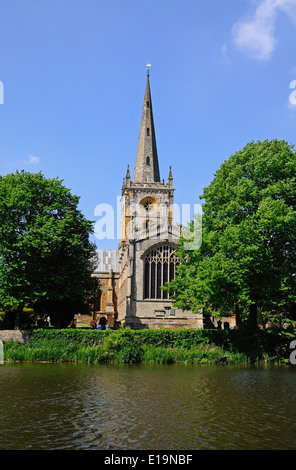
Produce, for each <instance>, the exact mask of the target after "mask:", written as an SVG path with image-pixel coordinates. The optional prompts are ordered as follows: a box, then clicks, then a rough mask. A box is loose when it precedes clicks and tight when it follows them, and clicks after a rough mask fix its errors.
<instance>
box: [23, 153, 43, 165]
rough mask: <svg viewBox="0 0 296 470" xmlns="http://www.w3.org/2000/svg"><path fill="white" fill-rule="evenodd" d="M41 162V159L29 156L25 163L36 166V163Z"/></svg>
mask: <svg viewBox="0 0 296 470" xmlns="http://www.w3.org/2000/svg"><path fill="white" fill-rule="evenodd" d="M39 162H40V158H39V157H36V156H34V155H28V158H27V160H26V162H25V163H27V164H28V165H35V164H36V163H39Z"/></svg>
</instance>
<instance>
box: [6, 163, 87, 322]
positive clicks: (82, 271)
mask: <svg viewBox="0 0 296 470" xmlns="http://www.w3.org/2000/svg"><path fill="white" fill-rule="evenodd" d="M78 203H79V197H77V196H75V195H72V194H71V192H70V190H69V189H67V188H66V187H65V186H64V185H63V184H62V180H59V179H58V178H53V179H46V178H45V177H44V176H43V175H42V173H37V174H32V173H29V172H24V171H22V172H16V173H15V174H8V175H6V176H1V177H0V279H1V281H0V305H1V306H2V308H6V309H9V308H10V309H11V308H17V309H20V311H21V310H22V308H23V307H25V306H27V307H33V308H35V309H38V308H39V309H40V311H42V312H43V313H44V312H47V313H48V308H50V309H51V311H52V313H53V314H54V311H55V310H58V306H59V307H61V306H63V305H64V306H66V305H70V304H71V305H72V315H73V313H75V312H74V311H73V310H75V308H77V306H78V305H80V306H81V304H83V303H85V298H86V294H87V293H89V292H90V291H91V290H92V289H93V287H94V286H93V280H92V278H91V273H92V271H93V268H94V264H93V263H94V262H95V247H94V246H93V244H92V243H90V241H89V235H90V234H91V233H92V231H93V228H92V223H91V222H90V221H88V220H86V219H85V218H84V216H83V215H82V213H81V211H79V210H78ZM49 306H50V307H49ZM60 310H61V308H60ZM68 314H69V313H68ZM60 315H63V313H62V312H61V311H60Z"/></svg>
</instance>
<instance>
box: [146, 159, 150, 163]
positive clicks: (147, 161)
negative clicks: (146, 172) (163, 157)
mask: <svg viewBox="0 0 296 470" xmlns="http://www.w3.org/2000/svg"><path fill="white" fill-rule="evenodd" d="M146 165H150V157H146Z"/></svg>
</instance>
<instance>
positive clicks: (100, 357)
mask: <svg viewBox="0 0 296 470" xmlns="http://www.w3.org/2000/svg"><path fill="white" fill-rule="evenodd" d="M292 339H295V337H294V334H293V333H288V332H283V331H278V332H274V331H272V332H271V331H256V332H249V331H244V330H228V331H226V330H188V329H184V330H138V331H134V330H130V329H129V328H122V329H120V330H108V331H99V330H92V329H70V330H69V329H67V330H54V329H43V330H42V329H40V330H32V332H31V333H30V342H29V343H28V344H23V343H20V342H17V341H8V342H5V343H4V360H5V361H29V362H34V361H38V362H40V361H47V362H86V363H108V362H115V363H150V364H151V363H155V364H156V363H158V364H173V363H183V364H250V363H257V364H261V363H270V364H271V363H272V364H286V363H288V362H289V354H290V350H289V344H290V342H291V340H292Z"/></svg>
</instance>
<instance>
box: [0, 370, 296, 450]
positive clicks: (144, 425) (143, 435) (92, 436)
mask: <svg viewBox="0 0 296 470" xmlns="http://www.w3.org/2000/svg"><path fill="white" fill-rule="evenodd" d="M295 386H296V370H295V368H293V367H267V368H264V367H236V366H233V367H232V366H225V367H224V366H181V365H170V366H159V365H157V366H153V365H151V366H150V365H137V366H134V365H133V366H122V365H118V366H116V365H114V366H113V365H112V366H110V365H86V364H4V365H1V367H0V406H1V410H2V412H1V424H0V449H114V450H115V449H116V450H120V449H124V450H126V449H135V450H137V449H147V450H149V449H158V450H161V449H167V450H176V449H181V450H193V449H295V447H296V446H295V444H294V439H293V435H294V434H295V421H296V420H295V417H296V416H295V415H296V412H295V410H294V407H293V400H294V390H295Z"/></svg>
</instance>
